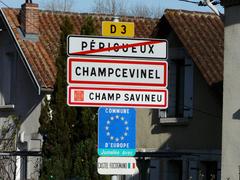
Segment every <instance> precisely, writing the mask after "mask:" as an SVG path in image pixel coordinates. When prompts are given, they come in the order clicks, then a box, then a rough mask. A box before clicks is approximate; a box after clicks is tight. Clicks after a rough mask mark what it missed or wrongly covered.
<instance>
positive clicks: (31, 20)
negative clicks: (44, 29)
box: [20, 0, 39, 37]
mask: <svg viewBox="0 0 240 180" xmlns="http://www.w3.org/2000/svg"><path fill="white" fill-rule="evenodd" d="M20 26H21V30H22V32H23V34H24V36H25V37H26V36H28V35H30V36H32V35H37V36H38V34H39V9H38V4H35V3H32V2H31V1H30V3H29V1H27V0H26V3H24V4H22V8H21V13H20Z"/></svg>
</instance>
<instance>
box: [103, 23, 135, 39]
mask: <svg viewBox="0 0 240 180" xmlns="http://www.w3.org/2000/svg"><path fill="white" fill-rule="evenodd" d="M102 35H103V36H119V37H134V23H133V22H113V21H102Z"/></svg>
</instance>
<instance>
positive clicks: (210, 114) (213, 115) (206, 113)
mask: <svg viewBox="0 0 240 180" xmlns="http://www.w3.org/2000/svg"><path fill="white" fill-rule="evenodd" d="M0 3H1V4H3V5H4V6H5V7H7V8H9V9H13V10H15V9H14V8H11V7H10V6H8V5H7V4H6V3H4V2H3V1H2V0H0ZM16 12H17V11H16ZM26 21H28V20H27V19H26ZM28 23H29V24H31V25H33V26H34V27H35V28H39V27H37V26H36V25H35V24H33V23H32V22H31V21H28ZM42 34H43V35H46V36H48V35H47V34H46V33H44V32H43V33H42ZM59 44H60V42H59ZM184 108H188V109H191V110H195V111H198V112H201V113H203V114H205V115H208V116H212V117H215V118H221V116H217V115H215V114H212V113H209V112H206V111H203V110H201V109H197V108H193V107H188V106H184Z"/></svg>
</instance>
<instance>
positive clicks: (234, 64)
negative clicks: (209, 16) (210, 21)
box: [221, 0, 240, 179]
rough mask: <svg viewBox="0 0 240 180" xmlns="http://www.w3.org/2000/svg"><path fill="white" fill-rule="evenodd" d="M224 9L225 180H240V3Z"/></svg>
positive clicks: (224, 2)
mask: <svg viewBox="0 0 240 180" xmlns="http://www.w3.org/2000/svg"><path fill="white" fill-rule="evenodd" d="M221 3H222V5H224V7H225V20H224V21H225V22H224V83H223V89H224V91H223V129H222V176H221V177H222V179H239V178H240V151H239V148H240V140H239V137H238V136H239V133H240V122H239V120H240V101H239V92H240V79H239V76H240V71H239V69H240V61H239V55H240V53H239V41H240V16H239V10H240V6H239V5H240V1H239V0H231V1H230V0H221Z"/></svg>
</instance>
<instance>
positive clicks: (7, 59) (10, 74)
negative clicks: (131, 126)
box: [0, 53, 16, 108]
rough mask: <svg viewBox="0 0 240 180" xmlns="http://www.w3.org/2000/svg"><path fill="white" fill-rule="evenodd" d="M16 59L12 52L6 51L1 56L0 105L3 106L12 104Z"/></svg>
mask: <svg viewBox="0 0 240 180" xmlns="http://www.w3.org/2000/svg"><path fill="white" fill-rule="evenodd" d="M15 64H16V61H15V54H14V53H6V54H3V56H1V62H0V66H1V68H0V72H1V76H0V106H1V107H2V108H5V107H7V106H9V105H11V104H13V99H14V88H13V85H14V76H15V74H16V66H15Z"/></svg>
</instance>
